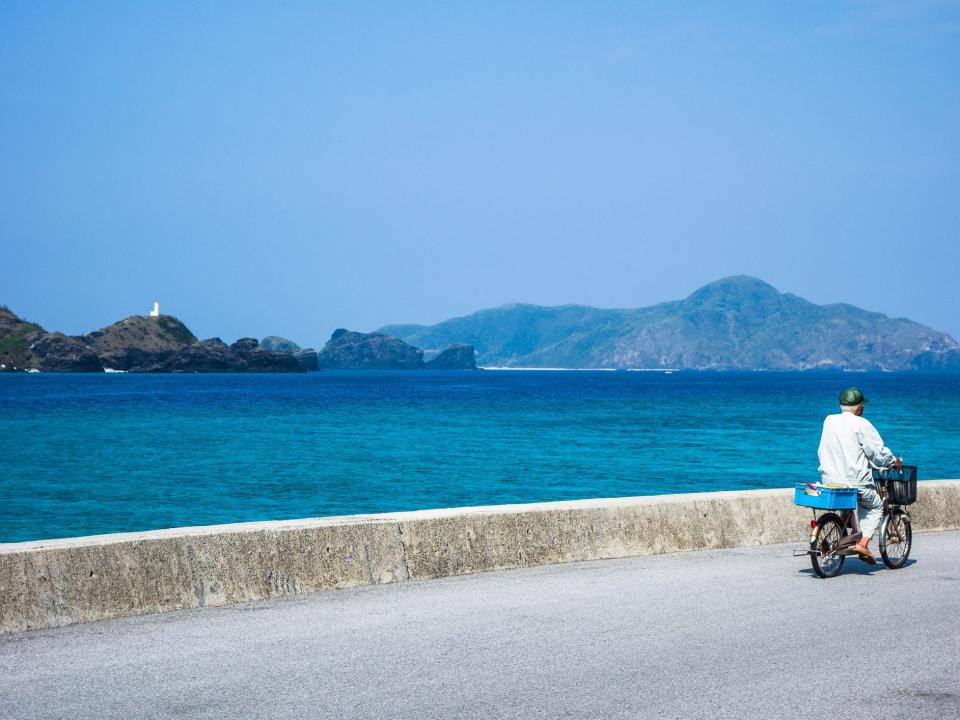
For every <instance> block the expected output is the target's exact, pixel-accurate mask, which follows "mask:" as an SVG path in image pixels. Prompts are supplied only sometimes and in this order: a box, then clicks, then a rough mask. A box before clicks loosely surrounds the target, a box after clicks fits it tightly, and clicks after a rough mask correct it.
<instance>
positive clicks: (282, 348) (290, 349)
mask: <svg viewBox="0 0 960 720" xmlns="http://www.w3.org/2000/svg"><path fill="white" fill-rule="evenodd" d="M260 347H262V348H266V349H267V350H273V351H274V352H285V353H295V352H297V351H298V350H300V346H299V345H297V344H296V343H295V342H294V341H293V340H287V339H286V338H283V337H279V336H277V335H268V336H267V337H265V338H264V339H263V340H261V341H260Z"/></svg>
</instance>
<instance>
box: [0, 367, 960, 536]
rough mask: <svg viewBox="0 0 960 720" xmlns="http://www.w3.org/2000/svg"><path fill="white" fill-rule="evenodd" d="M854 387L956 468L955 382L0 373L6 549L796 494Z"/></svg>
mask: <svg viewBox="0 0 960 720" xmlns="http://www.w3.org/2000/svg"><path fill="white" fill-rule="evenodd" d="M847 385H858V386H860V387H861V388H863V390H864V391H865V392H866V394H867V397H868V398H869V399H870V400H871V402H870V404H869V405H868V406H867V413H866V414H867V417H868V418H870V419H871V420H872V421H873V422H874V424H875V425H876V426H877V428H878V429H879V430H880V433H881V434H882V435H883V437H884V439H885V440H886V441H887V444H888V445H889V446H890V447H891V448H892V449H893V450H894V451H895V452H898V453H902V454H903V455H904V457H905V458H906V460H907V461H908V462H910V463H912V464H917V465H919V466H920V477H921V478H958V477H960V376H924V375H913V374H911V375H906V374H905V375H895V374H856V375H851V374H847V375H839V374H835V375H816V374H778V373H745V374H729V373H673V374H671V375H667V374H663V373H643V372H522V371H516V372H513V371H511V372H504V371H479V372H450V373H431V372H419V373H418V372H408V373H370V372H366V373H346V372H322V373H310V374H308V375H133V374H127V375H121V374H116V375H102V374H97V375H70V374H63V375H58V374H36V375H21V374H16V375H0V542H14V541H21V540H32V539H42V538H55V537H66V536H74V535H90V534H97V533H108V532H120V531H130V530H147V529H153V528H166V527H178V526H184V525H206V524H214V523H227V522H238V521H247V520H267V519H283V518H299V517H314V516H322V515H342V514H351V513H369V512H384V511H391V510H412V509H418V508H436V507H454V506H463V505H486V504H494V503H526V502H537V501H544V500H564V499H575V498H593V497H619V496H628V495H649V494H659V493H679V492H691V491H702V490H738V489H747V488H764V487H785V486H788V485H790V484H791V483H793V482H794V481H799V480H815V479H816V478H817V472H816V471H817V443H818V441H819V437H820V425H821V422H822V420H823V416H824V415H826V414H827V413H831V412H835V411H836V409H837V407H836V406H837V400H836V398H837V396H838V394H839V392H840V390H841V389H842V388H843V387H845V386H847Z"/></svg>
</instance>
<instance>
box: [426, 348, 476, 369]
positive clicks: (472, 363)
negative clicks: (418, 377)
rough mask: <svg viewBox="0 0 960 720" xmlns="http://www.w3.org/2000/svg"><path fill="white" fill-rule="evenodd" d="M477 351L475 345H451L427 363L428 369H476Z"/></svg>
mask: <svg viewBox="0 0 960 720" xmlns="http://www.w3.org/2000/svg"><path fill="white" fill-rule="evenodd" d="M476 355H477V352H476V350H475V349H474V347H473V345H463V344H457V345H451V346H450V347H448V348H447V349H446V350H441V351H440V353H439V354H438V355H437V356H436V357H435V358H433V359H432V360H430V361H429V362H428V363H426V367H427V369H428V370H476V369H477V361H476Z"/></svg>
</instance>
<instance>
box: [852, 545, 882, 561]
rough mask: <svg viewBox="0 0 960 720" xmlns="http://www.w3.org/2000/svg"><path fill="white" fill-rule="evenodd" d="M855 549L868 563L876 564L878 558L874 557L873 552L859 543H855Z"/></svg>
mask: <svg viewBox="0 0 960 720" xmlns="http://www.w3.org/2000/svg"><path fill="white" fill-rule="evenodd" d="M853 550H854V552H855V553H857V557H859V558H860V559H861V560H863V561H864V562H865V563H866V564H867V565H876V564H877V558H876V557H874V555H873V553H872V552H870V551H869V550H867V549H866V548H865V547H860V546H859V545H854V546H853Z"/></svg>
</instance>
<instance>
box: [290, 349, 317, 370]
mask: <svg viewBox="0 0 960 720" xmlns="http://www.w3.org/2000/svg"><path fill="white" fill-rule="evenodd" d="M293 357H294V358H296V360H297V362H298V363H300V367H302V368H303V369H304V370H318V369H319V368H318V366H317V351H316V350H314V349H313V348H303V349H302V350H297V351H296V352H294V353H293Z"/></svg>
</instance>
